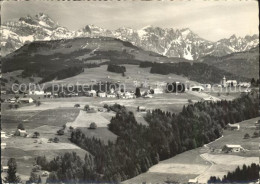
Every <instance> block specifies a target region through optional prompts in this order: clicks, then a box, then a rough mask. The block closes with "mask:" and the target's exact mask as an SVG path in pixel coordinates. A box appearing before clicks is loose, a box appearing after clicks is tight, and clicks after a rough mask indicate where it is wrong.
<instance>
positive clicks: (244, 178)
mask: <svg viewBox="0 0 260 184" xmlns="http://www.w3.org/2000/svg"><path fill="white" fill-rule="evenodd" d="M259 171H260V167H259V165H257V164H255V163H252V164H251V165H249V166H246V165H243V167H242V168H240V167H237V168H236V170H235V171H233V172H228V174H227V175H224V177H223V178H222V179H220V178H219V177H216V176H211V177H210V179H209V180H208V183H250V182H254V181H257V180H258V179H259Z"/></svg>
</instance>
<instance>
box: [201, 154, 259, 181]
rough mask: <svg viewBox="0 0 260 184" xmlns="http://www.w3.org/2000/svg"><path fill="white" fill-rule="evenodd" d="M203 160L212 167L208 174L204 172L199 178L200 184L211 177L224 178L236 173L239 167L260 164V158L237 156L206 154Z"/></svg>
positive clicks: (203, 155)
mask: <svg viewBox="0 0 260 184" xmlns="http://www.w3.org/2000/svg"><path fill="white" fill-rule="evenodd" d="M201 156H202V158H204V159H205V160H208V161H209V162H211V163H212V166H211V167H209V169H208V170H207V171H206V172H203V173H202V174H201V175H200V176H199V177H198V181H199V183H206V182H207V181H208V179H209V178H210V176H217V177H220V178H222V177H223V176H224V175H226V174H227V173H228V172H229V171H234V170H235V169H236V168H237V166H240V168H241V167H242V166H243V164H245V165H251V163H259V157H242V156H236V155H225V154H219V155H213V154H209V153H204V154H202V155H201Z"/></svg>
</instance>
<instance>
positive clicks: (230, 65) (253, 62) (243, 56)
mask: <svg viewBox="0 0 260 184" xmlns="http://www.w3.org/2000/svg"><path fill="white" fill-rule="evenodd" d="M199 61H200V62H203V63H207V64H209V65H213V66H215V67H217V68H219V69H221V70H225V71H228V72H230V73H233V74H235V75H239V76H242V77H247V78H253V77H254V78H259V47H255V48H252V49H250V50H249V51H245V52H238V53H232V54H229V55H226V56H222V57H216V56H205V57H203V58H201V59H200V60H199Z"/></svg>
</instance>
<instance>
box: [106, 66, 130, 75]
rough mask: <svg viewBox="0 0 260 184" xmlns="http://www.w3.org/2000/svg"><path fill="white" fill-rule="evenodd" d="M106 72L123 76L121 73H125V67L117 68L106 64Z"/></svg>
mask: <svg viewBox="0 0 260 184" xmlns="http://www.w3.org/2000/svg"><path fill="white" fill-rule="evenodd" d="M107 71H109V72H115V73H122V74H123V73H125V72H126V68H125V66H119V65H115V64H108V66H107Z"/></svg>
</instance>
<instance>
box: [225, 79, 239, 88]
mask: <svg viewBox="0 0 260 184" xmlns="http://www.w3.org/2000/svg"><path fill="white" fill-rule="evenodd" d="M226 86H228V87H235V86H237V81H236V80H227V82H226Z"/></svg>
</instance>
